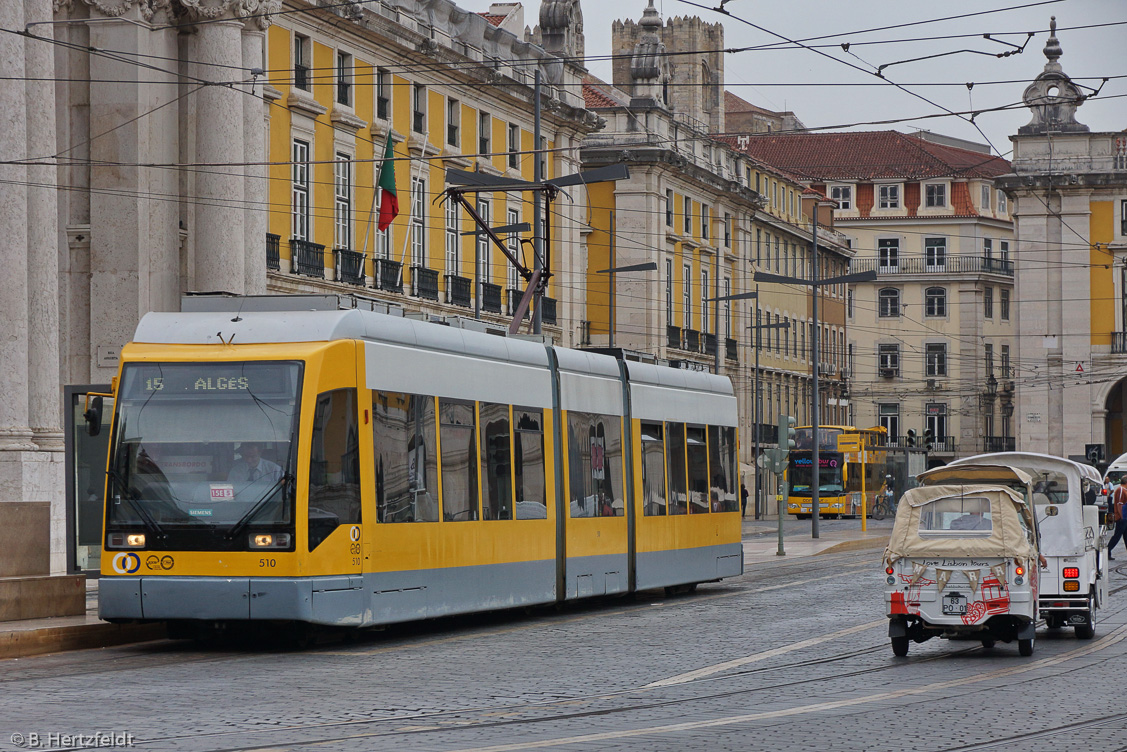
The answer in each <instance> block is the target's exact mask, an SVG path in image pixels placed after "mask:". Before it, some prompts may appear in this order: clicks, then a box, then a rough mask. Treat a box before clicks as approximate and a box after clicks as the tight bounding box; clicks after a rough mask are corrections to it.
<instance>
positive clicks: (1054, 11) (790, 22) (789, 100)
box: [460, 0, 1127, 156]
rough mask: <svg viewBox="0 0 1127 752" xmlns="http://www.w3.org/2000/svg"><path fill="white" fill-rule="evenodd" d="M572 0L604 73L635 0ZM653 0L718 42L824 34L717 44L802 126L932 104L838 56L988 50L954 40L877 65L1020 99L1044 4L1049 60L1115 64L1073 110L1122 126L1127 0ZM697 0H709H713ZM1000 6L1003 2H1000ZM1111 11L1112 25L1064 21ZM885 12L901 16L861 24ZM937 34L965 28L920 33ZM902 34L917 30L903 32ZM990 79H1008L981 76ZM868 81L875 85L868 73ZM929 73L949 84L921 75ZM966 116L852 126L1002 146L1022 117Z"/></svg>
mask: <svg viewBox="0 0 1127 752" xmlns="http://www.w3.org/2000/svg"><path fill="white" fill-rule="evenodd" d="M581 1H582V8H583V13H584V36H585V40H586V54H587V57H588V68H589V69H590V70H591V72H592V73H594V74H595V75H596V76H599V77H600V78H603V79H604V80H607V81H610V80H611V72H610V63H609V61H607V60H605V59H598V57H599V56H605V55H608V54H609V53H610V52H611V49H610V26H611V22H612V21H613V20H614V19H626V18H633V19H638V18H641V15H642V11H643V10H644V9H645V5H646V0H600V2H598V3H595V2H591V0H581ZM655 2H656V4H657V7H658V10H659V11H661V14H662V18H663V19H666V18H669V17H671V16H677V15H682V16H684V15H697V16H700V17H701V18H702V19H704V20H705V21H709V22H716V21H721V22H723V24H724V46H725V48H728V49H730V48H733V47H748V46H760V45H766V44H774V43H779V42H781V41H782V40H780V38H779V37H777V36H774V35H773V34H771V33H768V32H774V33H775V34H778V35H782V36H784V37H788V38H790V39H796V40H809V39H811V38H812V37H825V38H824V39H820V40H817V41H810V42H808V44H809V45H827V46H824V47H819V48H818V49H819V50H820V51H821V52H824V53H826V55H829V56H832V58H833V59H830V57H826V56H824V55H820V54H818V53H817V52H814V51H811V50H807V49H795V48H794V46H793V45H789V46H790V47H791V49H774V50H755V51H747V52H737V53H730V54H728V55H726V56H725V88H727V89H728V90H730V91H732V92H733V93H735V94H738V95H739V96H741V97H743V98H744V99H746V100H748V101H750V102H752V103H753V104H756V105H759V106H761V107H766V108H768V109H772V110H783V109H789V110H793V111H794V113H795V114H796V115H797V116H798V117H799V119H800V120H802V122H803V123H804V124H805V125H806V126H807V127H808V128H821V127H825V126H839V125H840V126H847V125H851V124H856V123H864V122H866V121H876V120H887V119H894V118H907V117H914V116H921V115H933V114H936V113H941V112H942V109H941V108H939V107H937V106H936V105H933V104H929V103H928V102H925V101H923V100H922V99H919V98H917V97H915V96H913V95H912V94H910V93H907V92H904V91H901V90H898V89H896V88H895V87H893V86H891V85H889V84H887V83H883V82H881V81H880V80H879V79H877V78H875V77H874V76H873V75H871V73H866V72H863V71H862V70H857V69H855V68H851V67H849V66H848V65H846V64H845V63H850V64H852V65H855V66H858V67H859V68H861V69H864V71H872V70H874V68H875V67H877V66H880V65H886V64H889V63H895V62H898V61H903V60H907V59H910V58H920V57H925V56H930V55H938V54H941V53H946V52H952V51H956V50H964V49H966V50H979V51H982V52H988V53H990V55H989V56H987V55H981V54H974V53H968V52H962V53H959V54H954V55H945V56H942V57H937V58H932V59H928V60H922V61H918V62H910V63H903V64H898V65H892V66H891V67H888V68H886V69H885V71H884V75H885V77H886V78H887V79H888V80H890V81H894V82H896V83H898V84H901V85H903V86H904V87H905V88H907V89H909V90H910V91H911V92H913V93H916V94H919V95H921V96H923V97H926V98H927V99H930V100H932V101H933V102H935V103H937V104H938V105H942V106H944V107H946V108H948V109H951V110H954V111H956V112H962V111H965V110H977V109H986V108H990V107H998V106H1002V105H1009V104H1014V103H1020V101H1021V95H1022V92H1023V90H1024V89H1025V87H1026V85H1027V84H1028V82H1030V81H1031V80H1032V79H1033V78H1034V77H1035V76H1037V74H1038V73H1040V72H1041V71H1042V69H1043V68H1044V65H1045V62H1046V59H1045V56H1044V54H1043V53H1042V50H1043V49H1044V47H1045V41H1046V39H1047V38H1048V28H1049V17H1050V16H1052V15H1055V16H1056V17H1057V27H1058V28H1057V37H1058V38H1059V40H1060V43H1061V47H1062V48H1063V50H1064V55H1063V57H1061V60H1060V62H1061V65H1062V66H1063V68H1064V71H1065V73H1067V74H1068V75H1069V76H1071V77H1072V78H1073V79H1074V80H1077V83H1080V84H1086V85H1089V86H1092V87H1098V86H1099V81H1098V79H1099V78H1102V77H1104V76H1111V77H1114V76H1123V78H1119V79H1115V78H1113V79H1112V80H1111V81H1109V82H1108V83H1107V84H1105V85H1104V87H1103V89H1102V91H1101V92H1100V95H1099V97H1097V98H1094V99H1091V100H1089V101H1087V102H1085V103H1084V104H1083V105H1082V106H1081V107H1080V109H1079V111H1078V112H1077V119H1078V120H1079V121H1080V122H1082V123H1084V124H1085V125H1087V126H1089V127H1090V128H1091V129H1092V130H1093V131H1115V130H1122V129H1125V128H1127V2H1124V0H1060V1H1058V2H1034V3H1029V2H1025V3H1023V2H1021V0H1011V1H1010V2H1006V1H1005V0H990V1H989V2H983V1H982V0H946V1H945V2H913V1H905V0H864V1H859V0H792V1H791V2H779V1H778V0H771V1H770V2H763V1H762V0H729V1H728V2H727V5H726V6H725V8H726V10H727V11H728V12H729V13H730V14H731V16H732V17H725V16H723V15H722V14H720V13H716V12H714V11H712V10H706V9H704V8H698V7H693V6H692V5H689V4H687V3H685V2H680V1H679V0H655ZM699 2H700V4H701V5H705V6H708V7H714V6H715V4H716V3H718V2H719V0H699ZM460 4H463V5H464V6H467V5H468V6H469V7H470V8H471V9H473V10H484V9H485V8H486V7H487V0H461V2H460ZM479 5H480V7H479ZM1004 8H1014V10H1001V9H1004ZM991 10H997V11H998V12H993V13H988V14H983V15H976V16H972V17H969V18H958V19H953V20H950V21H936V20H935V19H938V18H941V17H948V16H956V15H962V14H968V13H981V12H982V11H991ZM538 17H539V0H529V2H528V3H527V5H526V6H525V23H526V24H527V25H528V26H533V25H534V24H535V23H536V21H537V19H538ZM737 17H738V18H743V19H747V20H748V21H751V22H752V23H755V24H756V25H757V26H759V27H762V29H765V30H767V31H763V30H760V29H756V28H752V27H751V26H749V25H747V24H745V23H742V22H741V21H739V20H736V18H737ZM1115 22H1118V23H1119V25H1111V26H1104V27H1102V28H1069V27H1081V26H1092V25H1094V24H1109V23H1115ZM894 24H911V25H909V26H903V27H901V28H895V29H885V30H882V31H871V32H868V33H861V32H865V31H867V30H869V29H873V28H874V27H881V26H891V25H894ZM1031 31H1032V32H1035V36H1034V37H1033V39H1032V40H1031V41H1029V43H1028V45H1026V47H1025V51H1024V52H1023V53H1021V54H1015V55H1011V56H1010V57H1006V58H1001V59H999V58H997V57H994V56H993V55H995V54H996V53H998V52H1004V51H1007V50H1013V49H1015V48H1014V47H1012V46H1007V45H1002V44H999V43H997V42H994V41H990V40H987V39H984V38H983V37H982V35H983V34H987V33H989V34H991V35H994V36H996V37H997V38H998V39H1003V40H1005V41H1007V42H1011V43H1013V44H1016V45H1021V44H1022V43H1023V42H1024V41H1025V40H1026V38H1027V32H1031ZM946 35H971V36H964V37H959V38H950V39H932V40H920V39H919V38H920V37H936V36H946ZM909 39H915V40H916V41H902V40H909ZM892 40H900V41H895V42H893V41H892ZM872 42H886V43H884V44H871V43H872ZM842 43H849V45H850V49H849V51H848V52H846V51H844V50H842V48H841V46H840V45H841V44H842ZM1093 79H1096V80H1093ZM998 81H1012V82H1013V83H1001V84H991V83H989V82H998ZM967 82H974V83H975V86H974V88H973V89H972V90H970V91H968V90H967V87H966V85H965V84H966V83H967ZM874 83H876V84H877V85H871V84H874ZM935 83H944V84H955V85H953V86H923V85H922V84H935ZM788 84H790V85H788ZM800 84H831V85H828V86H827V85H820V86H810V85H800ZM847 84H870V85H867V86H848V85H847ZM976 122H977V124H978V126H979V127H980V128H981V129H982V131H983V132H984V133H985V138H984V137H983V135H982V134H980V133H978V131H977V130H975V128H974V126H973V125H971V124H970V123H967V122H966V121H965V120H961V119H959V118H956V117H950V116H948V117H942V118H933V119H928V120H918V121H911V122H901V123H895V124H889V125H860V126H858V128H860V129H863V130H881V129H895V130H900V131H903V132H911V131H913V130H916V129H919V128H922V129H927V130H931V131H934V132H937V133H943V134H946V135H951V136H957V137H960V138H966V139H971V140H975V141H978V142H985V141H986V140H987V139H989V141H990V142H992V143H993V145H994V147H996V149H997V151H998V152H1000V153H1001V154H1002V155H1003V156H1008V153H1009V151H1010V148H1011V144H1010V142H1009V138H1008V137H1009V135H1010V134H1012V133H1015V132H1016V130H1017V128H1018V127H1019V126H1021V125H1024V124H1025V123H1027V122H1029V111H1028V110H1027V109H1025V108H1024V107H1022V108H1020V109H1016V110H1013V111H1008V112H999V113H984V114H982V115H979V116H978V117H977V119H976Z"/></svg>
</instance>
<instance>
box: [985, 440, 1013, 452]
mask: <svg viewBox="0 0 1127 752" xmlns="http://www.w3.org/2000/svg"><path fill="white" fill-rule="evenodd" d="M1016 447H1017V440H1016V439H1015V438H1014V437H1013V436H983V437H982V448H983V451H986V452H1013V451H1015V450H1016Z"/></svg>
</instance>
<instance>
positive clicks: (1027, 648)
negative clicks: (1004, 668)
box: [1017, 637, 1035, 657]
mask: <svg viewBox="0 0 1127 752" xmlns="http://www.w3.org/2000/svg"><path fill="white" fill-rule="evenodd" d="M1034 640H1035V638H1033V637H1030V638H1029V639H1028V640H1018V641H1017V652H1018V653H1019V654H1021V655H1023V656H1026V657H1028V656H1031V655H1033V642H1034Z"/></svg>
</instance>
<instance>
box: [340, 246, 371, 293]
mask: <svg viewBox="0 0 1127 752" xmlns="http://www.w3.org/2000/svg"><path fill="white" fill-rule="evenodd" d="M333 253H334V254H335V256H336V262H337V282H347V283H348V284H350V285H362V284H364V254H363V253H361V252H360V251H350V250H348V249H347V248H337V249H336V250H335V251H333Z"/></svg>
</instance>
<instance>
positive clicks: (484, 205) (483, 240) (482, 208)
mask: <svg viewBox="0 0 1127 752" xmlns="http://www.w3.org/2000/svg"><path fill="white" fill-rule="evenodd" d="M476 208H477V213H478V216H480V217H481V221H482V223H483V224H484V225H485V226H486V227H489V222H490V213H489V201H487V200H486V199H484V198H478V200H477V207H476ZM491 243H492V241H491V240H490V239H489V236H488V235H486V234H485V233H484V232H483V233H480V234H478V235H477V268H478V280H480V281H481V282H491V281H492V280H493V274H492V270H491V269H490V266H491V264H490V263H489V262H490V258H489V257H490V253H489V246H490V244H491Z"/></svg>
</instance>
